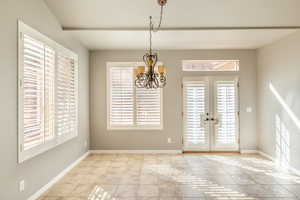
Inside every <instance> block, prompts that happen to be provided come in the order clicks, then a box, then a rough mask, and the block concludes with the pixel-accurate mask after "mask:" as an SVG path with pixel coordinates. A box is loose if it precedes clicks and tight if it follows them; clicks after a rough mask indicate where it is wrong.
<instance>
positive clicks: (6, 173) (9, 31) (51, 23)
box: [0, 0, 89, 200]
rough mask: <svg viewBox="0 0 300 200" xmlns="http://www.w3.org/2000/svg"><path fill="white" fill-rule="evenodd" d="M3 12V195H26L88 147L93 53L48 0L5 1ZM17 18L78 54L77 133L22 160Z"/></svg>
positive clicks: (5, 199)
mask: <svg viewBox="0 0 300 200" xmlns="http://www.w3.org/2000/svg"><path fill="white" fill-rule="evenodd" d="M0 13H1V17H0V25H1V33H0V35H1V37H0V44H1V47H0V55H1V59H0V91H1V98H0V111H1V115H0V127H1V134H0V163H1V164H0V199H2V200H25V199H27V198H28V197H29V196H31V195H32V194H33V193H35V192H36V191H37V190H39V189H40V188H41V187H42V186H44V185H45V184H47V183H48V182H49V181H50V180H51V179H52V178H53V177H55V176H56V175H58V174H59V172H61V171H62V170H63V169H64V168H66V167H67V166H68V165H69V164H71V163H72V162H73V161H75V160H76V159H77V158H79V157H80V156H82V155H83V154H84V153H85V152H87V150H88V146H89V144H88V145H87V147H85V145H84V144H85V141H87V142H88V140H89V52H88V50H87V49H86V48H84V47H82V45H81V44H79V43H77V42H75V41H74V40H73V39H72V38H71V37H70V36H69V35H68V34H67V33H63V32H62V29H61V27H60V24H59V23H58V21H57V20H56V18H55V17H54V15H53V14H52V13H51V12H50V11H49V9H48V7H47V6H46V4H45V3H44V1H41V0H26V1H20V0H1V1H0ZM18 19H20V20H22V21H23V22H24V23H26V24H28V25H30V26H32V27H33V28H35V29H36V30H38V31H40V32H41V33H43V34H45V35H47V36H48V37H50V38H51V39H53V40H55V41H57V42H58V43H60V44H61V45H63V46H65V47H67V48H69V49H71V50H73V51H74V52H76V53H77V54H78V55H79V135H78V137H76V138H74V139H72V140H71V141H68V142H67V143H64V144H62V145H60V146H57V147H56V148H54V149H52V150H49V151H47V152H45V153H43V154H40V155H38V156H36V157H34V158H32V159H30V160H27V161H25V162H24V163H22V164H18V160H17V158H18V156H17V155H18V145H17V142H18V140H17V129H18V121H17V112H18V110H17V100H18V96H17V83H18V79H17V77H18V73H17V70H18V65H17V60H18V59H17V58H18V57H17V38H18V32H17V20H18ZM20 180H25V191H24V192H19V181H20Z"/></svg>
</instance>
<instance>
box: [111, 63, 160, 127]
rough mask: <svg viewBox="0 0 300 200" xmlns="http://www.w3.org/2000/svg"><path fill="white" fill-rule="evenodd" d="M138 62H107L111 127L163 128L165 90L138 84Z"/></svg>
mask: <svg viewBox="0 0 300 200" xmlns="http://www.w3.org/2000/svg"><path fill="white" fill-rule="evenodd" d="M137 64H138V63H108V64H107V93H108V95H107V96H108V98H107V102H108V103H107V105H108V108H107V111H108V117H107V127H108V129H162V128H163V124H162V89H144V88H136V87H135V83H134V81H135V77H134V67H135V66H136V65H137Z"/></svg>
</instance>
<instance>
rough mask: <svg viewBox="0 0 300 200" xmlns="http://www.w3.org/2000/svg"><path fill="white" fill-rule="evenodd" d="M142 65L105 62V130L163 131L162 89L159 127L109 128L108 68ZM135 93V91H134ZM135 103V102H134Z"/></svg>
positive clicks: (139, 63)
mask: <svg viewBox="0 0 300 200" xmlns="http://www.w3.org/2000/svg"><path fill="white" fill-rule="evenodd" d="M138 65H144V63H142V62H106V128H107V130H119V131H122V130H145V131H152V130H163V129H164V117H163V102H164V101H163V88H161V90H160V125H159V126H151V125H147V126H137V125H132V126H111V125H110V112H111V111H110V109H111V102H110V97H111V94H110V88H111V85H110V68H111V67H116V66H117V67H122V66H124V67H128V66H133V67H134V66H138ZM134 93H135V90H134ZM134 99H136V98H134ZM135 102H136V100H135ZM135 121H136V107H135V106H134V122H135Z"/></svg>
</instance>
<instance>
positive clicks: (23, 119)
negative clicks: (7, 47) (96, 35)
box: [18, 22, 78, 162]
mask: <svg viewBox="0 0 300 200" xmlns="http://www.w3.org/2000/svg"><path fill="white" fill-rule="evenodd" d="M77 65H78V58H77V55H75V54H74V53H73V52H71V51H70V50H67V49H65V48H64V47H62V46H60V45H59V44H57V43H55V42H54V41H52V40H50V39H49V38H47V37H46V36H44V35H42V34H41V33H39V32H37V31H35V30H34V29H32V28H30V27H29V26H27V25H25V24H23V23H22V22H19V109H18V112H19V162H23V161H24V160H27V159H29V158H31V157H33V156H35V155H38V154H40V153H42V152H44V151H46V150H49V149H51V148H53V147H55V146H57V145H59V144H61V143H63V142H65V141H67V140H69V139H71V138H73V137H75V136H77Z"/></svg>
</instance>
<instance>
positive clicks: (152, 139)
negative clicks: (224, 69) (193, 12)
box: [90, 50, 257, 150]
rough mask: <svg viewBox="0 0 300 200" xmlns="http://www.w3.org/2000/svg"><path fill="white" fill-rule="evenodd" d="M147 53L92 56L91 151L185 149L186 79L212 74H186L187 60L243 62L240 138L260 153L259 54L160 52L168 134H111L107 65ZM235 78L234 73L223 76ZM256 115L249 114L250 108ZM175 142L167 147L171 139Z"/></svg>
mask: <svg viewBox="0 0 300 200" xmlns="http://www.w3.org/2000/svg"><path fill="white" fill-rule="evenodd" d="M144 53H145V52H144V51H93V52H91V56H90V63H91V68H90V89H91V92H90V94H91V98H90V103H91V110H90V111H91V112H90V114H91V136H90V139H91V146H90V147H91V149H93V150H99V149H101V150H103V149H112V150H119V149H122V150H134V149H136V150H153V149H154V150H164V149H172V150H173V149H181V148H182V146H181V135H182V117H181V112H182V95H181V80H182V78H183V77H184V76H199V75H209V73H208V74H207V73H199V72H184V73H183V72H182V71H181V61H182V60H184V59H212V60H214V59H216V60H218V59H220V60H222V59H238V60H240V72H239V73H237V75H238V76H239V77H240V102H241V105H240V106H241V114H240V116H241V120H240V135H241V148H242V149H247V150H248V149H250V150H251V149H256V147H257V140H256V52H255V51H254V50H199V51H196V50H195V51H189V50H183V51H175V50H174V51H160V52H159V56H160V61H162V62H163V63H164V64H165V65H166V66H168V77H167V78H168V83H167V86H166V88H165V89H164V96H163V98H164V104H163V109H164V111H163V112H164V113H163V114H164V130H162V131H140V130H139V131H137V130H130V131H128V130H127V131H125V130H118V131H108V130H107V128H106V120H107V113H106V109H107V108H106V62H136V61H140V60H141V57H142V56H143V55H144ZM221 75H232V73H223V74H222V73H221ZM248 106H249V107H252V109H253V112H252V113H247V112H246V107H248ZM168 137H170V138H172V140H173V143H172V144H168V143H167V138H168Z"/></svg>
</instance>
